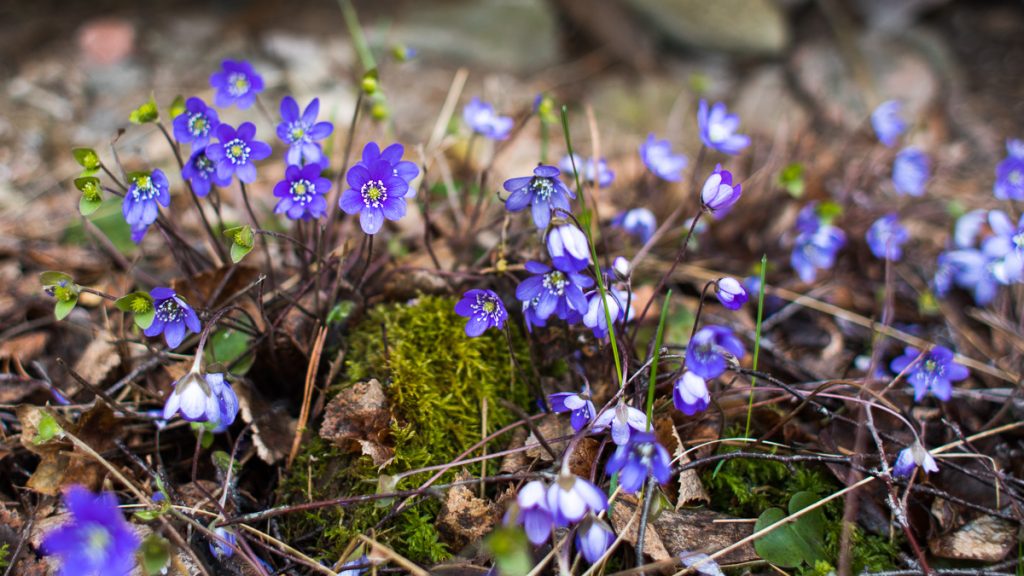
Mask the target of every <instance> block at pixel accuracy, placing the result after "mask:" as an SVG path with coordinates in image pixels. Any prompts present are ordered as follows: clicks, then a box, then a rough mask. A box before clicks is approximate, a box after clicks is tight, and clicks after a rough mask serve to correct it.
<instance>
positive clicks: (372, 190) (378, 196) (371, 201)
mask: <svg viewBox="0 0 1024 576" xmlns="http://www.w3.org/2000/svg"><path fill="white" fill-rule="evenodd" d="M359 193H360V194H361V195H362V197H363V203H364V204H366V205H367V206H369V207H371V208H380V207H381V206H383V205H384V201H385V200H387V199H388V189H387V187H385V186H384V183H383V182H381V181H380V180H370V181H369V182H367V183H366V184H363V187H362V188H360V189H359Z"/></svg>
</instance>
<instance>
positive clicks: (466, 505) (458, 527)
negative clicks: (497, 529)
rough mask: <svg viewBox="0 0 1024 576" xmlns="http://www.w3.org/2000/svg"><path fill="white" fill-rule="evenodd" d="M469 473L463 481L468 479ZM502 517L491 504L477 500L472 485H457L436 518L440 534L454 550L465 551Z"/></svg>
mask: <svg viewBox="0 0 1024 576" xmlns="http://www.w3.org/2000/svg"><path fill="white" fill-rule="evenodd" d="M468 477H469V476H468V475H467V474H463V475H461V476H460V479H465V478H468ZM499 517H500V515H499V513H498V510H497V507H496V506H495V505H494V504H493V503H492V502H490V501H488V500H484V499H483V498H477V497H476V496H474V495H473V491H472V490H471V489H470V487H469V486H455V487H454V488H452V489H450V490H448V495H447V497H446V498H445V501H444V503H443V504H442V505H441V512H440V513H439V514H438V515H437V523H436V526H437V531H438V532H439V533H440V535H441V538H442V539H443V540H444V542H445V543H447V544H448V545H449V546H451V548H452V550H462V549H463V548H465V547H466V546H467V545H469V544H472V543H474V542H479V541H480V540H482V539H483V537H484V536H486V535H487V534H489V533H490V531H491V529H492V528H494V525H495V524H497V522H498V519H499Z"/></svg>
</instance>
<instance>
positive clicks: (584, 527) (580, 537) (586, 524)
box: [576, 516, 615, 564]
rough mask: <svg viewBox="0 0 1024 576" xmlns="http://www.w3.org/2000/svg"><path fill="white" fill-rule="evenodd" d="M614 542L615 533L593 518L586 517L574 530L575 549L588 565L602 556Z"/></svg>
mask: <svg viewBox="0 0 1024 576" xmlns="http://www.w3.org/2000/svg"><path fill="white" fill-rule="evenodd" d="M614 541H615V533H614V532H612V529H611V528H609V527H608V525H607V524H605V523H604V522H602V521H600V520H598V519H597V518H594V517H593V516H589V517H587V519H586V520H584V521H583V522H582V523H581V524H580V525H579V527H578V528H576V549H577V550H579V552H580V554H583V557H584V558H586V559H587V562H588V563H590V564H593V563H594V562H597V561H598V560H599V559H600V558H601V556H604V553H605V552H607V551H608V547H609V546H611V545H612V542H614Z"/></svg>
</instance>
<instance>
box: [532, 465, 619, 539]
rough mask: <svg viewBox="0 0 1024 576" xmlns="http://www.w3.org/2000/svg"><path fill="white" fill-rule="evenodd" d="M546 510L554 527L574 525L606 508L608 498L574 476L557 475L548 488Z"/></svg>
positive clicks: (596, 488)
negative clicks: (589, 513)
mask: <svg viewBox="0 0 1024 576" xmlns="http://www.w3.org/2000/svg"><path fill="white" fill-rule="evenodd" d="M547 502H548V509H549V510H550V511H551V516H552V517H553V518H554V522H555V526H558V527H565V526H569V525H570V524H575V523H577V522H579V521H580V520H582V519H583V517H584V516H586V515H587V512H593V513H594V514H597V513H599V512H602V511H604V509H605V508H608V497H607V496H606V495H605V493H604V492H602V491H601V489H600V488H598V487H597V486H594V485H593V484H591V483H590V482H588V481H587V480H584V479H583V478H580V477H578V476H576V475H574V474H565V473H563V474H559V475H558V479H556V480H555V482H554V483H553V484H552V485H551V486H549V487H548V493H547Z"/></svg>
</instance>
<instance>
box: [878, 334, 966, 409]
mask: <svg viewBox="0 0 1024 576" xmlns="http://www.w3.org/2000/svg"><path fill="white" fill-rule="evenodd" d="M920 355H921V351H920V350H918V349H917V348H914V347H913V346H907V348H906V349H905V350H904V351H903V355H902V356H899V357H898V358H896V359H894V360H893V361H892V363H891V364H889V369H890V370H892V371H893V373H894V374H900V373H902V372H903V371H904V370H906V369H907V367H908V366H910V364H911V362H913V361H914V360H916V359H917V357H918V356H920ZM969 375H970V372H968V371H967V368H964V367H963V366H961V365H960V364H957V362H956V361H955V360H953V352H951V351H950V350H949V348H945V347H943V346H935V347H933V348H932V349H931V350H929V351H928V352H926V353H925V354H924V356H922V357H921V360H920V361H919V362H917V363H916V364H914V367H913V368H911V369H910V372H909V373H908V374H907V375H906V376H907V381H909V382H910V384H911V385H913V386H914V401H915V402H920V401H921V400H923V399H924V397H925V395H927V394H928V393H929V392H931V393H932V395H934V396H935V397H936V398H938V399H939V400H942V401H943V402H946V401H948V400H949V399H950V398H952V397H953V382H958V381H960V380H963V379H964V378H967V376H969Z"/></svg>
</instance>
